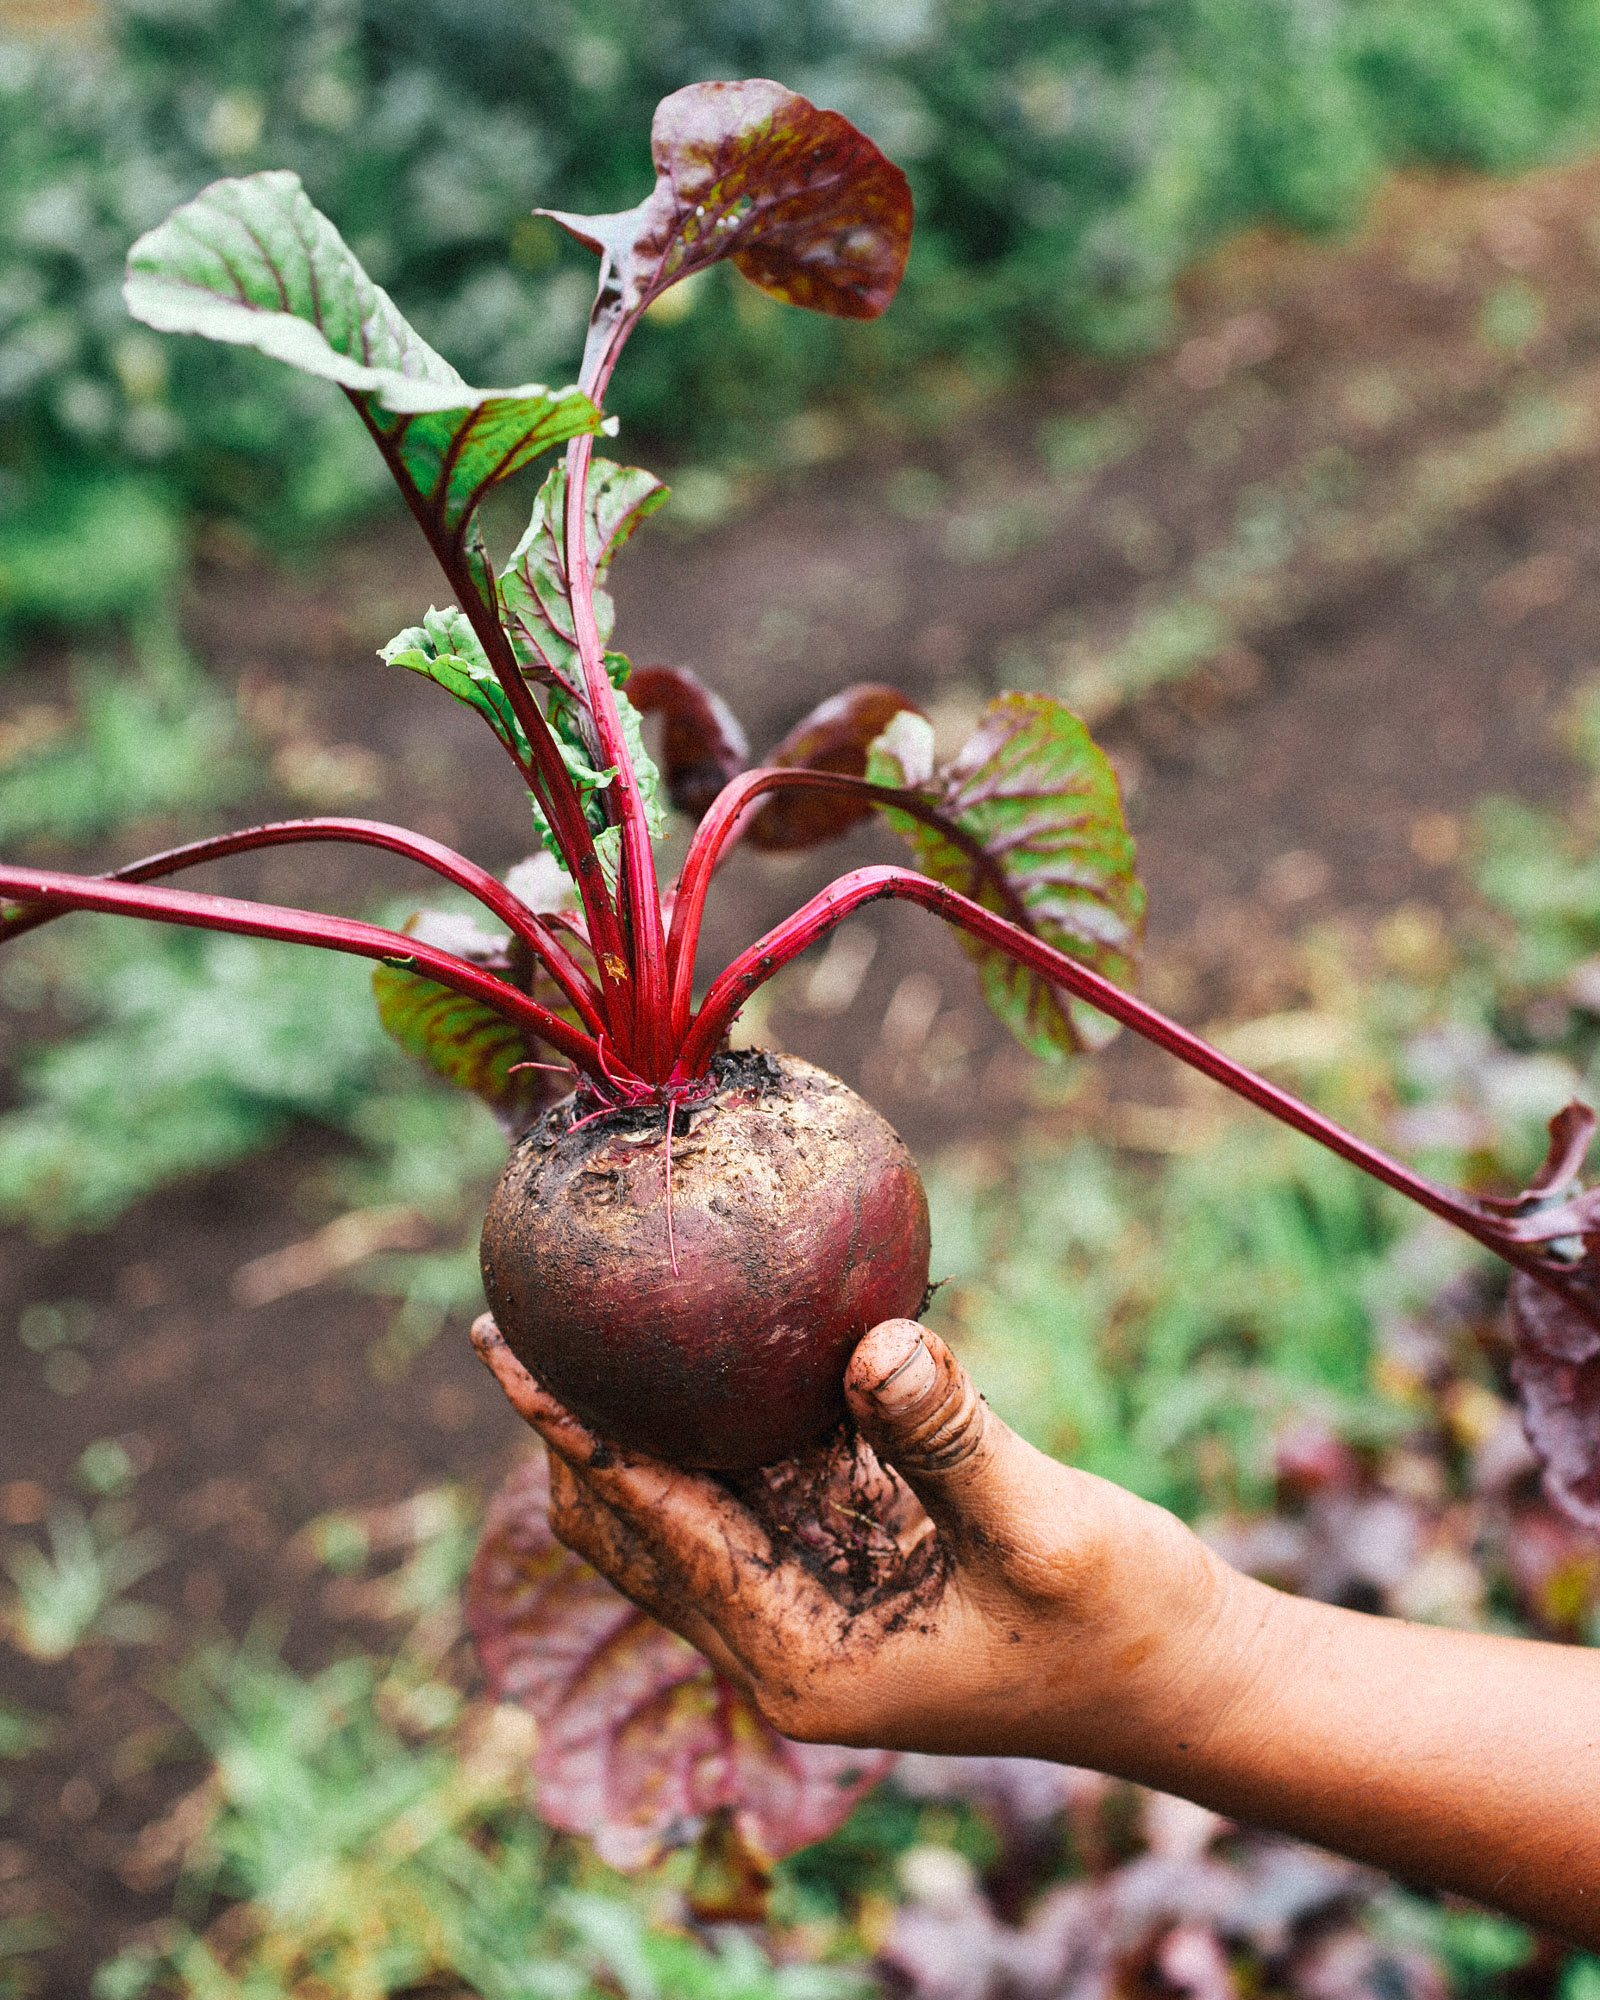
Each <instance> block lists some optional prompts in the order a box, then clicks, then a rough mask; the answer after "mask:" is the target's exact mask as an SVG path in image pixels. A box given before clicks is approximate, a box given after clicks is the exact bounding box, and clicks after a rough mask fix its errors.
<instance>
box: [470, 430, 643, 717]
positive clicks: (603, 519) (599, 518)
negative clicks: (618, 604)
mask: <svg viewBox="0 0 1600 2000" xmlns="http://www.w3.org/2000/svg"><path fill="white" fill-rule="evenodd" d="M666 497H667V489H666V487H665V486H663V485H662V483H661V481H660V480H659V479H657V478H656V476H655V474H654V473H651V472H644V471H642V470H641V469H640V468H639V467H638V466H631V465H614V464H613V463H612V462H611V460H610V459H605V458H596V459H592V460H591V461H590V465H589V483H588V489H587V492H586V495H585V504H586V508H587V519H586V534H585V537H584V541H585V549H586V553H587V555H588V559H589V561H590V562H591V563H592V564H593V565H594V589H593V593H592V602H593V605H594V622H595V636H596V638H597V639H598V640H599V642H600V644H601V645H602V646H603V645H604V644H605V643H606V641H607V640H608V639H609V638H610V637H611V631H612V627H613V626H614V624H615V623H616V611H615V607H614V606H613V605H612V602H611V599H610V597H609V596H608V595H607V594H606V592H605V590H604V588H603V587H602V586H603V585H604V583H605V580H606V572H607V571H608V570H609V569H610V567H611V558H612V557H613V556H614V555H615V554H616V552H617V550H618V549H620V548H621V547H622V545H623V543H624V542H625V541H627V539H628V537H629V536H630V535H631V534H632V533H633V531H634V529H635V528H636V527H638V525H639V523H640V522H641V521H642V520H643V519H644V518H645V516H646V515H647V514H653V513H654V512H655V510H656V509H657V508H658V507H659V506H660V505H661V504H662V502H663V501H664V500H665V499H666ZM566 510H567V468H566V467H565V466H564V465H557V466H554V467H552V468H551V470H550V472H549V474H548V475H547V477H546V479H545V482H544V485H543V486H542V487H541V488H540V489H539V494H538V497H537V499H536V500H535V501H534V503H533V513H532V517H531V518H530V520H529V522H528V526H527V530H526V532H525V533H524V534H523V537H522V539H521V541H520V542H518V544H517V546H516V548H515V549H513V550H512V552H511V560H510V562H509V563H507V565H506V567H505V570H504V572H503V573H502V575H501V578H500V595H501V601H502V603H503V605H504V607H505V621H506V629H507V631H508V632H509V633H510V636H511V643H512V645H513V647H514V648H515V649H516V654H517V658H518V660H519V661H520V662H521V663H522V665H523V666H524V667H526V668H527V669H529V670H530V671H531V672H532V673H533V674H534V676H535V678H536V679H539V680H544V681H549V682H553V683H555V684H557V685H559V686H565V687H567V688H569V689H576V688H581V687H582V686H583V668H582V665H581V664H580V662H579V659H578V640H577V631H576V626H575V622H574V618H573V609H572V574H571V569H570V566H569V564H568V561H567V528H566Z"/></svg>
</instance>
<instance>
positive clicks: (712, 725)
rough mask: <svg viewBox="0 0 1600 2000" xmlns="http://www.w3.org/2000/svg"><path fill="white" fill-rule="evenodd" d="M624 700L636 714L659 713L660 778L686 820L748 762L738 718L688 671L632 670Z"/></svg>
mask: <svg viewBox="0 0 1600 2000" xmlns="http://www.w3.org/2000/svg"><path fill="white" fill-rule="evenodd" d="M628 698H629V700H630V701H631V702H632V703H633V705H634V707H635V708H636V709H637V710H638V711H639V713H640V714H641V715H659V716H660V717H661V719H662V722H663V724H664V728H663V730H662V736H661V775H662V778H663V780H664V781H665V783H666V787H667V797H668V798H669V799H671V801H672V803H673V805H674V806H676V807H677V809H678V811H679V812H681V813H687V814H688V815H689V816H690V818H691V819H695V820H698V819H700V818H701V817H703V815H704V813H705V811H706V809H707V807H708V806H709V805H710V804H711V801H712V800H713V799H714V798H715V797H716V796H717V794H718V792H720V791H721V790H722V788H723V786H724V785H725V784H726V783H727V782H728V780H729V779H730V778H732V777H736V776H737V775H738V773H739V772H740V771H742V770H743V769H744V767H745V765H746V764H747V763H748V762H749V759H750V745H749V742H748V741H747V739H746V737H745V733H744V731H743V729H742V728H741V727H740V726H739V719H738V717H737V716H736V715H735V714H734V712H733V710H732V709H731V708H729V706H728V704H727V703H726V702H725V701H724V700H723V699H722V696H721V695H720V694H717V693H716V692H715V691H714V690H713V689H711V688H708V687H707V686H706V684H705V682H704V681H703V680H701V678H700V676H699V675H698V674H695V673H691V672H690V671H689V669H688V668H687V667H635V668H634V670H633V673H632V675H631V676H630V677H629V680H628Z"/></svg>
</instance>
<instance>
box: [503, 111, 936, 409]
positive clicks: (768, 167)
mask: <svg viewBox="0 0 1600 2000" xmlns="http://www.w3.org/2000/svg"><path fill="white" fill-rule="evenodd" d="M650 150H651V154H652V157H653V158H654V161H655V168H656V184H655V187H654V189H653V190H652V192H651V193H650V195H649V196H648V197H647V199H646V200H644V201H642V202H641V203H640V204H639V206H638V207H637V208H630V209H628V210H626V211H625V212H624V213H622V214H619V215H567V214H563V213H562V212H560V211H559V210H556V209H542V210H540V213H541V214H544V215H548V216H549V217H550V219H551V220H552V221H553V222H558V223H559V224H560V225H561V227H562V228H563V229H565V230H568V231H569V232H570V233H571V234H572V235H573V236H575V237H577V239H578V241H579V242H580V243H586V244H587V245H588V246H589V248H590V249H591V250H597V251H598V252H599V253H600V256H601V258H602V259H603V260H604V261H603V268H602V271H601V278H600V296H599V298H598V300H597V301H596V304H595V310H594V316H593V318H592V320H591V322H590V327H591V331H590V342H589V352H588V353H587V354H586V355H585V357H584V380H585V381H586V382H592V381H593V380H594V377H595V372H596V370H597V368H598V366H599V365H600V363H601V360H602V358H603V357H604V356H605V355H606V354H607V353H608V352H611V353H614V346H613V341H614V337H615V336H616V335H617V334H618V332H619V330H620V332H621V334H622V336H623V337H625V336H626V333H627V330H628V329H629V328H630V327H631V326H632V325H633V323H634V322H635V321H636V320H637V318H638V316H639V314H640V313H641V312H643V310H644V309H645V307H646V306H647V305H649V304H650V302H651V300H652V299H655V298H659V297H660V295H661V293H662V292H664V291H665V290H666V289H667V287H668V286H669V285H673V284H676V283H677V281H678V280H679V279H680V278H687V277H689V276H691V275H692V274H693V273H694V272H696V271H702V270H704V269H705V268H706V266H707V265H709V264H714V263H716V262H718V261H719V260H720V259H721V258H723V257H731V258H732V259H733V262H734V263H735V265H737V267H738V268H739V270H740V271H742V272H743V274H744V275H745V277H747V278H748V279H749V280H750V282H751V283H752V284H755V285H759V286H760V287H761V289H762V290H763V291H764V292H770V293H772V295H773V296H774V297H775V298H779V299H783V300H785V301H786V302H787V303H788V304H790V305H796V306H808V307H809V308H810V309H811V310H812V311H813V312H822V313H831V314H834V315H835V316H836V317H840V318H844V319H876V318H877V316H878V314H879V313H881V312H882V311H883V309H884V307H885V306H887V305H888V303H889V301H890V300H891V299H892V298H893V297H894V295H895V292H896V290H897V288H898V287H899V284H900V279H901V276H902V274H903V273H904V271H905V265H906V253H907V251H908V250H909V249H910V246H911V189H910V186H909V184H908V183H907V181H906V177H905V175H904V174H903V173H901V171H900V169H899V168H898V167H897V166H895V165H894V163H893V162H892V161H891V160H888V159H886V158H885V157H884V155H883V154H882V153H880V152H879V150H878V148H877V147H876V146H875V145H874V144H873V143H872V141H871V140H870V139H869V138H867V137H866V135H865V134H864V133H862V132H858V131H857V130H856V128H855V126H853V125H852V124H851V123H850V121H849V120H848V119H847V118H843V117H841V116H840V115H839V113H838V112H837V111H819V110H818V109H817V107H816V106H815V105H814V104H810V103H808V102H807V101H806V99H805V98H803V97H800V96H798V95H797V94H796V93H795V92H794V91H792V90H786V89H785V88H784V87H783V85H782V84H781V83H771V82H768V81H767V80H766V79H765V78H763V77H752V78H749V79H747V80H746V81H745V82H743V83H692V84H690V85H689V86H688V88H687V89H685V90H677V91H674V92H673V94H672V95H671V96H670V97H664V98H663V99H662V100H661V102H660V103H659V104H658V105H657V106H656V115H655V119H654V122H653V123H652V125H651V128H650Z"/></svg>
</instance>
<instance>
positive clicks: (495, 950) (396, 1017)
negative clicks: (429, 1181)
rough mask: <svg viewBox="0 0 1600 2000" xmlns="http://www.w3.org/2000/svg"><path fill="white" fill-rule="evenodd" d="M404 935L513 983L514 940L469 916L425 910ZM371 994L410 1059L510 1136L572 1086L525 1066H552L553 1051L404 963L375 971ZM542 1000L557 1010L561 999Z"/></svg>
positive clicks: (548, 997) (466, 996)
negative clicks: (481, 1108)
mask: <svg viewBox="0 0 1600 2000" xmlns="http://www.w3.org/2000/svg"><path fill="white" fill-rule="evenodd" d="M405 933H406V935H407V936H408V937H415V938H420V939H422V940H423V941H424V942H425V943H428V944H434V945H438V946H439V947H440V948H441V949H442V950H444V951H449V952H452V953H454V954H455V955H456V956H457V957H458V958H462V959H465V960H466V962H467V963H468V964H469V965H476V966H479V967H481V968H482V969H483V970H484V971H485V972H492V973H495V974H496V975H497V976H499V977H500V978H502V979H506V980H507V981H509V982H510V983H513V984H514V983H515V981H514V980H512V960H511V956H510V953H509V951H508V950H507V946H508V944H509V940H508V939H505V938H497V937H495V936H493V935H492V934H491V933H490V932H488V931H484V930H480V929H479V927H478V926H477V924H475V923H474V922H473V920H472V918H471V917H462V916H454V915H442V914H440V913H439V912H436V911H426V912H422V913H420V914H419V915H417V916H415V917H413V918H412V919H411V920H410V922H409V923H408V924H406V926H405ZM372 991H373V996H374V998H375V999H376V1001H377V1003H378V1019H379V1020H380V1021H381V1022H382V1023H383V1025H384V1027H385V1028H386V1029H387V1031H388V1032H389V1033H390V1034H391V1035H392V1036H393V1037H394V1039H395V1040H396V1041H397V1042H398V1043H399V1044H400V1046H401V1048H403V1049H404V1050H405V1052H406V1054H407V1055H409V1056H412V1057H414V1058H415V1060H416V1061H418V1062H420V1063H421V1064H422V1065H423V1067H424V1068H425V1069H429V1070H432V1071H433V1073H434V1074H435V1075H436V1076H440V1077H443V1078H444V1080H445V1082H446V1083H451V1084H454V1085H455V1086H456V1088H457V1089H459V1090H470V1091H471V1092H472V1093H473V1095H474V1096H475V1097H479V1098H481V1099H482V1100H483V1102H484V1103H485V1104H487V1105H488V1107H489V1109H490V1110H491V1111H492V1112H493V1113H494V1114H495V1116H496V1117H497V1118H498V1119H499V1120H500V1122H501V1124H502V1125H504V1126H505V1127H506V1129H507V1130H508V1131H510V1132H512V1133H520V1132H523V1131H525V1130H526V1129H527V1127H528V1126H529V1125H531V1124H532V1123H533V1121H534V1119H535V1118H537V1117H538V1115H539V1113H540V1112H541V1111H542V1110H543V1109H544V1107H545V1106H546V1105H547V1104H550V1103H552V1102H553V1101H554V1100H555V1099H556V1098H557V1097H559V1096H561V1095H562V1094H563V1092H564V1091H565V1089H566V1088H567V1087H568V1086H567V1083H566V1082H564V1081H563V1076H562V1075H553V1074H552V1073H551V1071H550V1070H549V1069H546V1068H539V1069H530V1068H528V1067H526V1065H527V1064H528V1063H529V1062H530V1061H538V1062H541V1063H548V1062H550V1061H551V1060H552V1056H553V1051H551V1050H550V1049H548V1048H546V1047H545V1045H544V1044H543V1043H540V1042H535V1041H533V1040H531V1039H530V1038H529V1037H528V1036H526V1035H524V1034H523V1033H522V1032H521V1031H520V1030H519V1029H517V1028H516V1027H514V1026H513V1025H512V1023H511V1022H509V1021H508V1020H506V1019H505V1018H504V1016H503V1015H500V1014H497V1013H495V1012H494V1011H493V1009H491V1008H489V1007H486V1006H485V1005H484V1004H483V1002H482V1001H481V1000H476V999H473V998H472V997H471V996H470V995H469V994H465V993H454V992H452V991H451V990H450V988H449V987H448V986H441V985H440V984H439V983H438V981H437V980H434V979H427V978H424V977H423V976H422V974H421V973H418V972H414V971H411V970H410V969H409V968H407V967H405V966H402V965H399V964H390V965H378V966H375V967H374V968H373V973H372ZM541 997H542V998H543V999H544V1000H545V1001H546V1002H547V1003H548V1004H551V1005H553V1006H559V1005H560V1001H559V998H558V997H557V996H552V995H548V994H547V995H542V996H541ZM519 1064H520V1065H524V1067H521V1068H518V1067H516V1066H517V1065H519ZM564 1074H565V1072H563V1075H564Z"/></svg>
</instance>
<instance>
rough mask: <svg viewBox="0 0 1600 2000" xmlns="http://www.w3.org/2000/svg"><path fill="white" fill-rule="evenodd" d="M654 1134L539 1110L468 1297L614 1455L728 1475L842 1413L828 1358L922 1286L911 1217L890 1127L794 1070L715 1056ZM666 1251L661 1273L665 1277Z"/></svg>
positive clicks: (923, 1258)
mask: <svg viewBox="0 0 1600 2000" xmlns="http://www.w3.org/2000/svg"><path fill="white" fill-rule="evenodd" d="M712 1074H713V1077H714V1080H715V1084H716V1089H715V1091H714V1093H713V1094H712V1095H710V1096H708V1097H705V1098H704V1099H702V1100H701V1101H700V1102H698V1103H693V1104H684V1105H681V1106H680V1107H679V1108H678V1109H677V1111H676V1112H675V1114H674V1125H673V1145H672V1237H673V1243H672V1246H671V1247H669V1244H668V1240H667V1164H666V1117H665V1114H664V1113H663V1112H662V1111H661V1110H659V1109H657V1108H655V1107H650V1108H647V1109H639V1110H634V1111H629V1110H616V1111H608V1112H606V1113H604V1114H603V1115H602V1116H600V1117H596V1118H590V1119H587V1120H585V1119H584V1118H583V1117H582V1116H581V1115H579V1112H578V1109H577V1107H576V1106H575V1104H574V1100H572V1099H570V1098H569V1099H567V1100H565V1101H564V1102H563V1103H561V1104H558V1105H556V1106H555V1107H554V1108H553V1109H552V1110H550V1111H548V1112H547V1113H546V1114H545V1116H544V1117H543V1118H541V1119H540V1121H539V1122H538V1124H537V1125H535V1126H534V1127H533V1129H532V1130H531V1131H530V1132H529V1133H528V1134H527V1136H526V1137H525V1138H524V1139H523V1140H522V1142H521V1143H520V1145H518V1147H517V1148H516V1150H515V1151H514V1152H513V1154H512V1156H511V1160H510V1163H509V1164H508V1166H507V1167H506V1170H505V1173H504V1174H503V1175H502V1177H501V1180H500V1185H499V1187H498V1189H497V1190H496V1192H495V1197H494V1200H493V1202H492V1203H491V1204H490V1208H489V1216H488V1220H487V1222H486V1223H485V1225H484V1231H483V1283H484V1290H485V1292H486V1293H487V1295H488V1299H489V1304H490V1306H491V1307H492V1309H493V1311H494V1315H495V1318H496V1320H497V1321H498V1322H499V1326H500V1330H501V1332H502V1333H504V1335H505V1337H506V1339H507V1341H508V1342H509V1344H510V1346H511V1348H512V1350H513V1351H514V1352H515V1354H516V1355H517V1357H518V1359H519V1360H521V1361H522V1362H523V1364H524V1365H525V1366H526V1367H527V1368H529V1369H530V1370H531V1371H532V1372H533V1374H534V1375H535V1376H537V1377H538V1379H539V1380H540V1381H541V1382H543V1383H544V1384H545V1386H546V1387H548V1388H549V1389H551V1390H552V1391H553V1392H554V1393H555V1394H556V1395H557V1396H559V1397H560V1398H561V1400H562V1401H563V1402H564V1403H566V1404H567V1405H568V1406H569V1407H570V1408H571V1409H573V1410H575V1411H576V1412H577V1413H578V1415H579V1416H581V1417H582V1418H583V1419H584V1420H585V1421H586V1422H588V1423H590V1424H592V1425H593V1426H594V1427H595V1428H596V1429H597V1430H599V1431H600V1432H602V1433H603V1434H604V1435H605V1436H606V1437H608V1438H613V1439H615V1440H616V1442H617V1443H619V1444H623V1445H630V1446H633V1447H635V1448H637V1449H639V1450H642V1451H649V1452H654V1453H656V1454H657V1455H659V1456H662V1457H666V1458H670V1459H674V1460H676V1461H677V1462H678V1463H680V1464H687V1465H695V1466H704V1467H707V1468H712V1469H718V1470H731V1469H735V1468H744V1467H751V1466H757V1465H764V1464H768V1463H770V1462H772V1461H773V1460H776V1459H784V1458H791V1457H793V1456H794V1455H795V1454H796V1453H797V1452H799V1451H801V1450H802V1449H803V1448H804V1447H805V1446H806V1445H808V1444H811V1443H812V1442H813V1441H815V1440H816V1439H817V1438H818V1437H820V1436H821V1435H822V1434H823V1433H824V1432H826V1431H827V1430H829V1429H830V1428H831V1427H832V1426H833V1425H834V1424H836V1423H837V1422H838V1420H839V1419H840V1417H842V1415H843V1414H844V1410H843V1402H842V1398H841V1393H840V1380H841V1377H842V1374H843V1370H844V1364H845V1359H846V1357H847V1356H848V1354H849V1352H850V1350H851V1349H852V1348H853V1347H854V1345H855V1344H856V1342H857V1341H858V1340H859V1339H860V1338H861V1336H862V1334H863V1333H865V1332H866V1330H867V1328H868V1327H870V1326H873V1325H875V1324H876V1323H877V1322H878V1321H879V1320H883V1319H893V1318H896V1317H898V1316H900V1315H914V1314H915V1313H917V1312H918V1311H919V1310H920V1309H921V1307H922V1304H923V1300H924V1297H925V1294H926V1290H927V1283H928V1203H927V1197H926V1196H925V1194H924V1193H923V1189H922V1182H921V1179H920V1178H919V1176H918V1174H917V1170H916V1167H915V1165H914V1164H913V1162H912V1159H911V1155H910V1153H909V1152H907V1150H906V1147H905V1145H904V1143H903V1141H902V1140H901V1139H900V1137H899V1136H898V1134H897V1133H896V1132H895V1131H894V1130H893V1128H892V1127H891V1126H889V1125H888V1124H886V1123H885V1121H884V1120H883V1119H882V1118H880V1117H879V1116H878V1114H877V1112H875V1111H874V1110H873V1109H872V1108H871V1106H870V1105H868V1104H866V1103H864V1102H863V1101H862V1099H861V1098H859V1097H857V1096H856V1094H855V1092H854V1091H852V1090H849V1089H847V1088H846V1087H845V1085H844V1084H842V1083H840V1082H839V1081H838V1080H837V1079H836V1078H834V1077H831V1076H829V1075H828V1074H827V1073H826V1072H825V1071H823V1070H820V1069H814V1068H813V1067H812V1066H811V1064H809V1063H805V1062H801V1061H799V1060H797V1059H796V1058H794V1057H790V1056H784V1057H776V1056H771V1055H765V1054H758V1053H755V1052H749V1053H742V1054H733V1055H723V1056H719V1057H718V1058H716V1060H715V1062H714V1064H713V1068H712ZM674 1248H675V1250H676V1256H677V1263H678V1271H677V1275H674V1273H673V1269H672V1253H673V1249H674Z"/></svg>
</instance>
